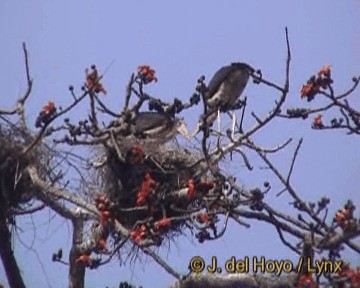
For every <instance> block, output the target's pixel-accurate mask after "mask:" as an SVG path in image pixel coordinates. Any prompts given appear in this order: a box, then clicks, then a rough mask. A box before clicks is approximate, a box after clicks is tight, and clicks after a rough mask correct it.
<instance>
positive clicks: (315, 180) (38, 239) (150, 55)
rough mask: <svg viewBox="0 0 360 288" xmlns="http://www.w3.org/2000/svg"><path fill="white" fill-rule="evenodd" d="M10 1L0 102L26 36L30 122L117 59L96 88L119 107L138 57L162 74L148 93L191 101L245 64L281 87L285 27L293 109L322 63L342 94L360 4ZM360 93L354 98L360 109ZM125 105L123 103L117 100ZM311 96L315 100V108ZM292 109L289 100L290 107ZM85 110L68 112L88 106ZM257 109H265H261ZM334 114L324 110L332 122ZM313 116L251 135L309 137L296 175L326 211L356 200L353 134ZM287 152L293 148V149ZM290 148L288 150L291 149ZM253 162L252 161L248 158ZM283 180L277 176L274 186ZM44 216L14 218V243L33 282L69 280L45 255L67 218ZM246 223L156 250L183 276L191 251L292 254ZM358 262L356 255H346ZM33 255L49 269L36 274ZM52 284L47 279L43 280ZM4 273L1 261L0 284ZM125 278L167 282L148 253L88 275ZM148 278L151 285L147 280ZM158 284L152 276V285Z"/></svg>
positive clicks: (358, 52)
mask: <svg viewBox="0 0 360 288" xmlns="http://www.w3.org/2000/svg"><path fill="white" fill-rule="evenodd" d="M123 3H125V1H103V2H100V1H89V0H88V1H68V0H63V1H39V0H34V1H24V0H22V1H10V0H2V1H1V2H0V39H1V45H0V63H1V65H0V74H1V75H2V77H0V91H1V94H0V107H1V108H3V107H4V106H5V107H12V105H13V104H14V103H15V101H16V98H17V97H18V96H20V95H21V94H22V93H23V92H24V90H25V88H26V82H25V73H24V61H23V53H22V46H21V43H22V42H23V41H25V42H26V44H27V47H28V50H29V54H30V69H31V75H32V77H33V78H34V89H33V93H32V95H31V97H30V99H29V103H28V104H29V105H28V114H27V115H28V120H29V121H31V122H32V123H33V122H34V119H35V117H36V116H37V114H38V112H39V109H41V107H42V106H43V105H44V103H45V102H47V101H48V100H49V99H53V100H55V102H56V103H57V104H58V105H66V104H67V103H69V102H70V101H71V96H70V94H69V93H68V86H69V84H73V85H74V86H75V88H76V89H78V91H79V89H80V86H81V85H82V83H83V81H84V69H85V68H86V67H88V66H89V65H91V64H96V65H97V66H98V67H99V69H100V70H101V69H104V68H105V67H106V66H107V65H108V64H109V63H110V62H112V61H113V60H115V63H114V64H113V66H112V67H111V69H110V70H109V71H108V72H107V74H106V76H105V78H104V80H103V83H104V86H105V87H106V88H107V90H108V92H109V93H108V95H107V96H105V97H104V98H103V99H104V101H106V103H108V104H109V105H110V106H112V107H113V109H114V110H117V109H120V108H121V107H122V104H123V103H124V94H125V93H124V92H125V86H126V84H127V81H128V79H129V76H130V74H131V73H132V72H134V71H135V69H136V67H137V66H138V65H141V64H149V65H151V66H152V67H153V68H154V69H155V70H156V72H157V76H158V78H159V81H158V83H157V84H155V85H149V90H148V91H149V92H150V93H153V94H154V95H156V96H158V97H160V98H162V99H164V100H170V99H172V98H174V97H178V98H180V99H184V100H185V99H188V98H189V97H190V96H191V94H192V93H193V90H194V86H195V83H196V80H197V79H198V77H199V76H200V75H202V74H204V75H205V76H206V79H207V80H208V79H209V78H210V77H211V76H212V75H213V73H214V72H215V71H216V70H217V69H218V68H220V67H221V66H223V65H226V64H229V63H230V62H234V61H243V62H248V63H250V64H252V65H253V66H255V67H257V68H261V69H262V71H263V75H264V77H266V78H268V79H270V80H273V81H275V82H278V83H283V82H284V72H285V71H284V68H285V63H284V62H285V57H286V46H285V37H284V28H285V26H287V27H288V28H289V33H290V40H291V48H292V55H293V59H292V63H291V87H290V94H289V98H290V99H289V102H288V103H289V104H288V105H290V106H300V105H301V106H305V107H306V106H309V105H310V104H308V103H305V101H301V100H300V95H299V91H300V89H301V85H302V84H303V83H304V82H305V81H306V80H307V79H308V77H309V76H310V75H312V73H315V72H316V71H318V70H319V68H321V67H322V66H323V65H325V64H331V65H332V68H333V78H334V79H335V83H334V87H335V90H336V91H339V92H341V91H344V89H346V88H347V87H349V86H350V85H351V83H352V82H351V77H352V76H353V75H356V74H357V75H358V74H359V73H360V5H359V2H358V1H356V0H354V1H329V0H327V1H325V0H324V1H286V0H283V1H239V0H232V1H188V0H183V1H128V3H127V4H123ZM245 94H246V95H247V96H249V101H250V107H251V108H252V109H253V110H255V111H257V113H258V114H261V113H267V111H268V110H269V109H270V107H271V104H272V103H273V102H274V101H275V100H276V99H277V98H278V94H277V93H275V92H274V91H272V90H270V89H268V88H266V87H260V86H255V85H253V84H250V85H249V86H248V87H247V89H246V91H245ZM359 96H360V92H359V90H358V91H357V92H356V93H355V95H353V97H352V98H351V100H352V101H353V102H352V103H353V104H354V105H356V107H360V100H359ZM120 104H121V106H120ZM316 104H317V103H315V101H314V102H312V103H311V105H316ZM286 107H288V106H286ZM86 109H87V108H86V107H85V106H84V105H83V106H82V107H81V108H80V110H78V111H77V112H75V113H74V112H72V114H71V115H70V116H71V117H74V118H75V117H77V116H78V115H79V114H81V113H84V115H85V113H86ZM263 115H264V114H263ZM333 115H334V114H329V115H327V114H325V115H324V120H325V121H327V120H330V119H331V118H332V116H333ZM184 116H185V117H186V120H187V122H188V123H189V126H190V128H191V129H192V128H193V127H194V125H195V122H196V121H197V119H198V114H196V113H194V112H187V113H184ZM310 122H311V120H308V121H306V122H297V121H287V122H283V121H277V122H276V123H274V124H272V125H271V126H270V127H269V128H268V129H266V130H265V131H263V132H262V133H260V134H259V135H258V136H257V137H256V139H257V140H259V141H261V142H260V143H262V144H263V145H277V144H279V143H281V141H284V140H286V139H287V137H289V136H292V137H294V138H295V139H299V138H300V137H304V139H305V141H304V144H303V149H302V150H301V152H300V159H299V162H298V165H297V166H296V170H295V172H294V179H293V180H294V185H295V187H296V188H297V189H298V191H299V192H300V194H301V195H302V196H303V197H304V198H305V199H308V200H316V199H318V198H319V196H321V195H328V196H329V197H330V198H331V199H332V200H333V201H332V203H331V208H332V209H333V211H334V210H335V209H336V208H338V207H339V206H340V205H343V204H344V203H345V201H346V199H348V198H349V197H350V198H352V199H353V200H354V201H355V204H357V206H358V207H359V206H360V196H359V190H358V189H359V188H358V187H359V186H360V177H359V173H360V149H359V138H357V139H356V138H355V137H352V136H346V135H345V133H344V132H330V133H328V132H322V133H319V132H318V131H311V129H310ZM292 148H294V146H292ZM289 152H290V151H289ZM289 152H286V153H282V154H281V156H279V158H278V163H279V166H280V167H281V168H282V169H283V171H285V169H286V168H287V167H288V166H287V165H288V164H289V161H290V153H289ZM252 160H253V161H255V160H254V159H252ZM259 163H260V162H258V161H255V162H254V165H255V167H256V169H255V172H254V173H252V174H251V175H250V174H248V173H247V172H245V171H244V167H243V165H242V164H238V163H229V164H228V165H227V166H228V167H231V168H229V172H231V171H233V172H236V175H237V178H238V179H239V181H240V183H241V184H242V185H244V186H245V187H247V188H252V187H254V186H256V185H261V183H262V181H263V180H265V179H264V177H266V180H271V179H273V177H272V176H269V175H270V174H269V173H268V172H266V171H264V170H261V169H259ZM271 182H272V184H273V186H274V187H279V185H278V183H277V182H276V181H271ZM274 194H275V191H274V193H273V194H272V195H270V198H271V199H269V201H270V203H274V204H275V205H277V207H279V208H281V209H284V210H285V211H289V212H291V210H290V208H288V207H287V202H288V199H287V198H286V197H283V198H280V199H279V198H276V197H275V196H274ZM52 216H53V213H49V212H47V213H44V214H43V215H42V218H41V219H39V218H35V219H34V221H38V220H40V221H41V225H38V224H37V227H36V230H35V231H34V229H33V226H32V225H33V224H32V219H31V218H24V219H21V220H20V219H19V220H18V221H19V224H20V227H21V228H22V229H24V232H23V233H22V232H20V231H19V233H20V236H21V240H22V241H23V242H25V243H26V244H27V245H29V246H30V245H32V240H33V239H34V242H33V245H32V249H34V250H36V251H37V253H38V255H37V256H36V254H35V253H34V252H33V250H30V251H29V250H28V249H26V248H25V247H24V246H23V245H22V244H21V243H20V242H19V241H18V240H15V244H14V248H15V253H16V256H17V259H18V262H19V265H20V267H21V269H22V271H23V276H24V279H25V281H26V283H28V287H53V288H58V287H59V288H60V287H66V285H67V269H66V267H63V266H61V265H59V264H53V263H52V262H51V254H52V252H53V251H55V250H57V249H58V247H60V246H61V247H63V248H64V251H65V252H66V253H67V252H68V251H69V250H68V249H69V243H70V241H71V234H70V230H69V229H70V225H69V224H67V223H66V222H64V221H63V220H61V219H59V218H58V217H55V218H54V217H52ZM253 224H255V225H253V227H252V229H248V230H246V229H244V228H242V227H238V226H236V225H232V224H231V225H230V227H229V231H228V232H227V234H226V236H225V237H223V238H222V239H221V240H219V241H217V242H215V243H208V244H206V245H200V244H197V243H195V242H194V243H192V241H191V240H189V238H187V239H186V238H181V239H178V240H177V241H175V243H172V245H171V253H167V252H168V251H167V249H164V250H163V251H162V255H163V257H167V259H168V261H169V262H170V263H171V264H172V265H173V266H174V267H175V268H177V269H178V270H179V271H182V272H186V271H187V267H188V262H189V260H190V259H191V258H192V257H193V256H194V255H200V256H204V257H206V258H209V257H211V256H218V257H219V259H220V261H225V260H226V259H227V258H228V257H229V256H232V255H234V256H236V257H239V258H242V257H245V256H250V257H251V256H262V255H264V256H266V257H268V258H269V259H281V258H289V259H293V258H294V255H293V254H291V252H290V251H289V250H287V249H286V248H283V247H282V245H281V244H280V241H279V240H278V238H277V234H276V231H275V230H274V229H273V228H272V227H267V226H264V225H258V224H257V223H255V222H253ZM347 259H349V260H351V261H352V262H353V263H355V262H358V263H359V262H360V259H359V255H354V253H352V254H349V255H348V258H347ZM40 262H41V263H42V264H43V266H44V269H41V265H40ZM46 278H47V279H48V280H45V279H46ZM3 279H5V274H4V270H3V267H2V266H1V265H0V283H3V282H4V280H3ZM119 280H128V281H131V282H133V283H135V284H138V285H139V284H143V285H144V287H145V288H148V287H166V286H167V285H169V284H170V283H172V282H173V280H174V279H173V278H172V277H171V276H169V275H167V274H166V272H165V271H163V270H162V268H160V267H159V266H157V265H156V264H154V263H152V261H151V259H149V260H148V261H146V262H144V263H142V264H139V263H137V264H135V265H134V266H132V267H130V265H129V264H128V265H127V266H126V267H124V266H122V267H119V265H118V263H116V262H113V263H111V264H110V265H108V266H106V267H103V268H101V269H99V270H95V271H90V270H89V271H87V274H86V283H87V284H86V287H89V288H99V287H105V286H106V285H109V286H110V287H111V285H114V286H115V285H116V284H117V283H119ZM149 283H153V284H149ZM155 283H157V284H156V285H155Z"/></svg>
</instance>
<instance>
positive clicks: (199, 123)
mask: <svg viewBox="0 0 360 288" xmlns="http://www.w3.org/2000/svg"><path fill="white" fill-rule="evenodd" d="M201 125H202V122H198V123H197V124H196V127H195V129H194V131H193V132H192V133H191V136H190V137H191V138H194V137H195V136H196V135H197V134H198V133H199V132H200V127H201Z"/></svg>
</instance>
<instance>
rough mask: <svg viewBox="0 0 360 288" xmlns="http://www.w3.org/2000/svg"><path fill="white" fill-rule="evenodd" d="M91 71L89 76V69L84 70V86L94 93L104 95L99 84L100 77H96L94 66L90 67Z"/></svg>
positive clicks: (103, 90)
mask: <svg viewBox="0 0 360 288" xmlns="http://www.w3.org/2000/svg"><path fill="white" fill-rule="evenodd" d="M92 68H93V71H92V72H91V73H90V74H89V69H87V68H86V69H85V74H86V84H85V86H86V87H87V88H88V89H89V90H91V91H94V92H95V93H100V92H102V93H104V94H106V93H107V91H106V90H105V88H104V87H103V85H102V84H101V83H100V77H99V76H98V71H97V70H96V68H95V66H92Z"/></svg>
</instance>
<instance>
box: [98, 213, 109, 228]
mask: <svg viewBox="0 0 360 288" xmlns="http://www.w3.org/2000/svg"><path fill="white" fill-rule="evenodd" d="M110 216H111V214H110V211H108V210H105V211H102V212H101V214H100V224H101V225H102V226H104V225H105V224H106V222H107V221H108V220H109V218H110Z"/></svg>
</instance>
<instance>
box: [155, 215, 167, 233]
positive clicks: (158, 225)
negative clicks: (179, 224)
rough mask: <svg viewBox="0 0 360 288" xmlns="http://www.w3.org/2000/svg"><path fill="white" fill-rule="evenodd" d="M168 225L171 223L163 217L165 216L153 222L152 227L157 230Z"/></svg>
mask: <svg viewBox="0 0 360 288" xmlns="http://www.w3.org/2000/svg"><path fill="white" fill-rule="evenodd" d="M170 225H171V220H170V219H169V218H166V217H165V218H163V219H161V220H159V221H156V222H155V223H154V228H155V230H156V231H159V230H161V229H163V228H167V227H169V226H170Z"/></svg>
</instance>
